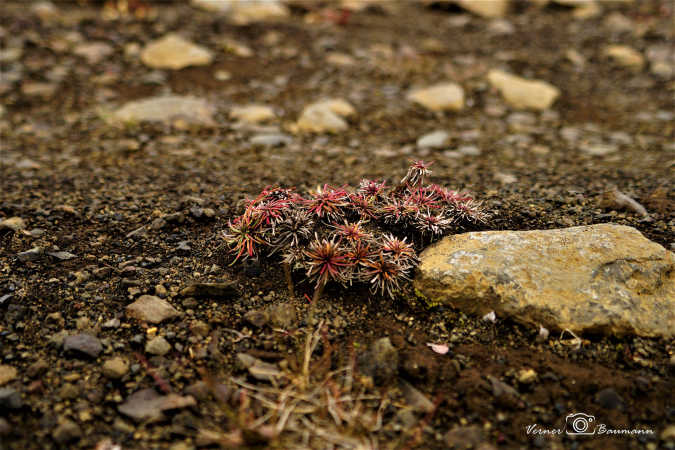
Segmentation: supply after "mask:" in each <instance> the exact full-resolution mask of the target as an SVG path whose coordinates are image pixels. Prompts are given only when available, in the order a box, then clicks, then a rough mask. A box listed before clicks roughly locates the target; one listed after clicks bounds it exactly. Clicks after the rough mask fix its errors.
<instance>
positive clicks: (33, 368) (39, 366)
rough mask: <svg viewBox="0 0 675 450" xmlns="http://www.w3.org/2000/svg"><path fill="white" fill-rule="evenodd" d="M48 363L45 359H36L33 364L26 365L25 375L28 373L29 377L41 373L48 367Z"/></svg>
mask: <svg viewBox="0 0 675 450" xmlns="http://www.w3.org/2000/svg"><path fill="white" fill-rule="evenodd" d="M49 367H50V366H49V364H48V363H47V361H45V360H44V359H38V360H37V361H35V362H34V363H33V364H31V365H30V366H28V369H26V375H28V376H29V377H31V378H35V377H37V376H39V375H42V374H43V373H45V372H46V371H47V369H49Z"/></svg>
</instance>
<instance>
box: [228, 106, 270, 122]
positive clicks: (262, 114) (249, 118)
mask: <svg viewBox="0 0 675 450" xmlns="http://www.w3.org/2000/svg"><path fill="white" fill-rule="evenodd" d="M230 117H231V118H232V119H235V120H238V121H240V122H246V123H252V124H255V123H261V122H265V121H268V120H273V119H274V118H276V115H275V114H274V110H273V109H272V108H271V107H270V106H265V105H248V106H237V107H234V108H232V110H231V111H230Z"/></svg>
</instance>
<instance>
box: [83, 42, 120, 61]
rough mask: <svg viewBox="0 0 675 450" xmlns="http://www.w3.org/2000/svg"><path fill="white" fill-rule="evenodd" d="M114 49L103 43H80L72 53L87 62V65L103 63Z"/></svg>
mask: <svg viewBox="0 0 675 450" xmlns="http://www.w3.org/2000/svg"><path fill="white" fill-rule="evenodd" d="M113 51H114V49H113V48H112V47H111V46H110V45H108V44H106V43H105V42H82V43H80V44H78V45H76V46H75V48H74V49H73V53H74V54H75V55H77V56H81V57H83V58H84V59H86V60H87V62H88V63H89V64H96V63H98V62H101V61H103V60H104V59H105V58H107V57H108V56H110V55H111V54H112V53H113Z"/></svg>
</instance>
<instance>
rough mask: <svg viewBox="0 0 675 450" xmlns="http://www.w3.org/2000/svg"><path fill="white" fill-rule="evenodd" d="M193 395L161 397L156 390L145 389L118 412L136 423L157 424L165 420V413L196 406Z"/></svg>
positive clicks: (132, 397)
mask: <svg viewBox="0 0 675 450" xmlns="http://www.w3.org/2000/svg"><path fill="white" fill-rule="evenodd" d="M196 404H197V402H196V401H195V399H194V397H192V396H191V395H186V396H180V395H178V394H168V395H160V394H158V393H157V392H156V391H155V390H154V389H143V390H140V391H136V392H134V393H133V394H131V395H130V396H129V397H127V399H126V400H125V402H124V403H122V404H121V405H119V406H118V407H117V410H118V411H119V412H121V413H122V414H124V415H125V416H127V417H130V418H132V419H133V420H135V421H136V422H146V423H150V422H156V421H159V420H162V419H163V418H164V414H163V412H164V411H168V410H173V409H181V408H187V407H190V406H194V405H196Z"/></svg>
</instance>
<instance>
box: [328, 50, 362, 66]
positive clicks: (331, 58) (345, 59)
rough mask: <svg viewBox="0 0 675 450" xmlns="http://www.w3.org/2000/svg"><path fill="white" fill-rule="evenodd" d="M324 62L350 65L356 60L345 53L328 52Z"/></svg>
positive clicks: (335, 64)
mask: <svg viewBox="0 0 675 450" xmlns="http://www.w3.org/2000/svg"><path fill="white" fill-rule="evenodd" d="M326 62H327V63H328V64H332V65H334V66H338V67H350V66H354V65H356V60H355V59H354V58H352V57H351V56H350V55H348V54H346V53H339V52H330V53H329V54H327V55H326Z"/></svg>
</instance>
